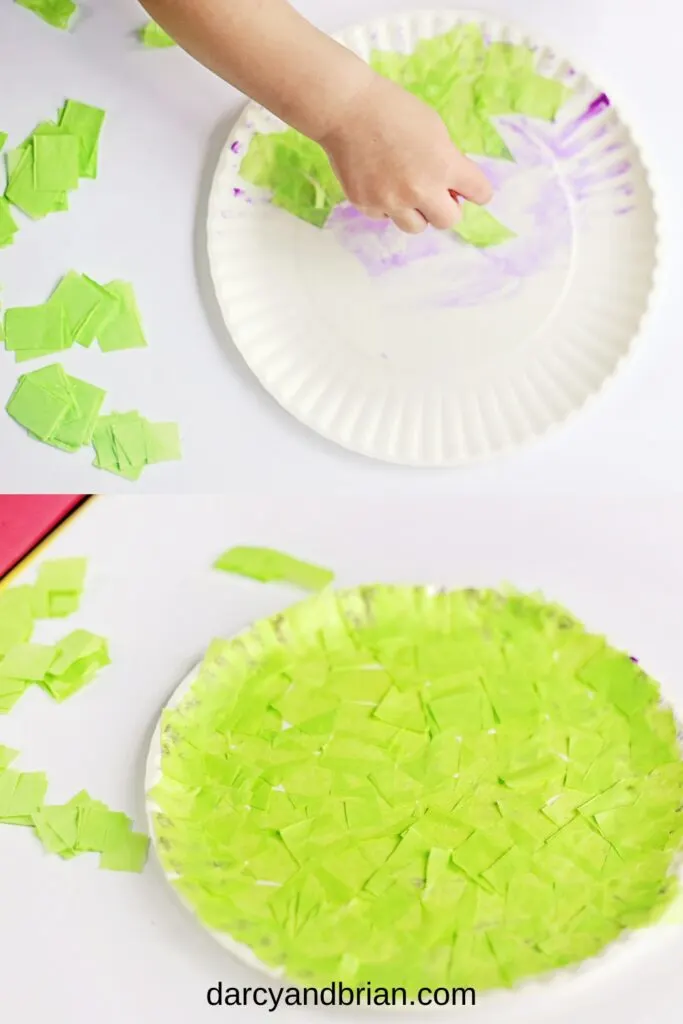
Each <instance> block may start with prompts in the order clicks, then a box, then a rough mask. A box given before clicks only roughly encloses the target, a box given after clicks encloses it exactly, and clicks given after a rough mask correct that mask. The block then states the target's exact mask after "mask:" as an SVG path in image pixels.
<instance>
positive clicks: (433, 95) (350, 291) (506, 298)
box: [208, 11, 657, 466]
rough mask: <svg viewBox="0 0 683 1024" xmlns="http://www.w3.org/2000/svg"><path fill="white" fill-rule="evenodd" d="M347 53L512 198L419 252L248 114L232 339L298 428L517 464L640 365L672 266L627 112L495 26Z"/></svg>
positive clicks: (216, 226) (412, 240)
mask: <svg viewBox="0 0 683 1024" xmlns="http://www.w3.org/2000/svg"><path fill="white" fill-rule="evenodd" d="M339 39H340V40H341V41H342V42H343V43H344V44H345V45H347V46H348V47H350V48H351V49H353V50H355V51H356V52H357V53H358V54H359V55H360V56H362V57H363V58H364V59H365V60H367V61H369V62H371V63H372V65H373V66H374V67H375V69H376V70H377V71H378V72H379V73H380V74H383V75H386V76H388V77H390V78H392V79H393V80H395V81H396V82H398V83H400V84H401V85H403V86H404V87H405V88H407V89H408V90H410V91H412V92H413V93H415V94H416V95H417V96H418V97H419V98H420V99H422V100H423V101H424V102H426V103H428V104H431V105H432V106H433V107H435V108H436V109H437V111H438V112H439V114H440V115H441V117H442V119H443V120H444V122H445V124H446V126H447V128H448V130H449V132H450V135H451V138H452V139H453V141H454V143H455V144H456V145H457V146H458V147H459V148H461V149H462V150H463V151H464V152H465V153H467V154H468V155H469V156H470V157H471V158H472V159H473V160H476V161H477V162H478V163H479V164H480V165H481V166H482V168H483V170H484V172H485V173H486V174H487V175H488V177H489V179H490V180H491V183H492V185H493V188H494V199H493V201H492V202H491V204H490V206H489V207H487V208H485V209H483V208H479V207H476V206H474V205H472V204H468V203H465V204H464V207H463V219H462V221H461V224H460V226H459V228H458V230H457V232H438V231H435V230H433V229H429V230H428V231H427V232H425V233H424V234H422V235H419V236H408V235H403V234H401V232H399V231H398V229H396V228H395V227H394V226H393V225H392V224H391V223H390V222H388V221H386V220H384V221H371V220H368V219H367V218H365V217H364V216H362V215H361V214H360V213H359V212H358V211H356V210H354V208H353V207H352V206H351V205H350V204H349V203H348V202H346V200H345V197H344V194H343V192H342V190H341V187H340V185H339V183H338V181H337V179H336V177H335V175H334V173H333V171H332V169H331V167H330V164H329V161H328V159H327V157H326V155H325V153H324V152H323V150H322V149H321V148H320V147H319V146H317V145H316V144H314V143H313V142H310V141H309V140H307V139H305V138H303V137H302V136H301V135H299V134H298V133H297V132H295V131H293V130H288V129H286V127H285V126H284V125H283V124H282V122H280V121H278V120H277V119H275V118H274V117H272V116H271V115H270V114H268V113H267V112H266V111H264V110H263V109H262V108H260V107H257V106H255V105H253V104H251V105H249V106H248V107H247V108H246V109H245V110H244V112H243V114H242V115H241V117H240V118H239V120H238V122H237V124H236V125H235V127H234V129H233V131H232V133H231V134H230V136H229V138H228V139H227V141H226V145H225V148H224V151H223V153H222V155H221V157H220V161H219V164H218V168H217V171H216V175H215V179H214V184H213V189H212V193H211V198H210V203H209V213H208V246H209V257H210V264H211V269H212V274H213V279H214V283H215V287H216V293H217V297H218V301H219V305H220V307H221V310H222V313H223V316H224V318H225V321H226V323H227V325H228V328H229V329H230V333H231V335H232V338H233V340H234V342H235V344H236V345H237V347H238V348H239V350H240V352H241V353H242V355H243V356H244V358H245V360H246V361H247V363H248V364H249V366H250V367H251V369H252V370H253V371H254V373H255V374H256V375H257V377H258V378H259V380H260V381H261V383H262V384H263V386H264V387H265V388H266V389H267V390H268V391H269V392H270V393H271V394H272V395H273V396H274V397H275V398H276V399H277V401H278V402H279V403H280V404H281V405H282V406H283V407H284V408H285V409H286V410H287V411H289V412H290V413H291V414H292V415H294V416H295V417H297V418H298V419H300V420H301V421H302V422H303V423H305V424H307V425H308V426H310V427H311V428H312V429H314V430H316V431H317V432H318V433H320V434H322V435H323V436H324V437H326V438H328V439H330V440H333V441H335V442H336V443H338V444H341V445H343V446H345V447H347V448H350V449H353V450H354V451H357V452H361V453H363V454H365V455H368V456H371V457H373V458H378V459H382V460H384V461H389V462H398V463H403V464H410V465H416V466H434V465H457V464H461V463H465V462H471V461H473V460H479V459H482V458H486V457H489V456H493V455H496V454H498V453H501V452H506V451H511V450H513V449H516V448H518V447H519V446H521V445H524V444H526V443H527V442H530V441H531V440H533V439H535V438H538V437H540V436H541V435H544V434H546V433H547V432H548V431H549V430H551V429H553V428H555V427H557V426H558V425H559V424H561V423H563V422H564V421H566V420H567V419H568V418H569V417H570V416H571V415H572V414H573V413H574V412H576V411H577V410H578V409H580V408H581V407H583V406H584V405H585V404H586V402H587V401H588V400H589V399H590V398H592V397H593V396H595V395H597V394H598V393H599V392H600V391H601V390H602V388H603V386H604V384H605V383H606V382H607V381H608V380H609V379H611V378H612V376H613V375H614V373H615V371H616V370H617V368H618V367H619V365H620V364H621V362H622V360H623V359H624V358H625V357H626V356H627V354H628V353H629V352H630V351H631V347H632V343H633V341H634V338H635V336H636V335H637V332H638V329H639V326H640V323H641V320H642V317H643V314H644V313H645V311H646V309H647V307H648V302H649V296H650V292H651V289H652V286H653V281H654V277H655V270H656V263H657V259H656V251H657V217H656V214H655V198H654V195H653V191H652V187H651V184H650V180H649V178H648V174H647V172H646V169H645V166H644V163H643V159H642V156H641V153H640V149H639V147H638V145H637V143H636V142H635V141H634V137H633V133H632V131H631V129H630V127H629V126H628V124H627V122H626V121H625V119H624V115H623V112H622V111H621V110H618V109H617V108H616V107H615V97H614V96H613V95H611V94H607V93H605V92H604V90H603V87H602V86H601V85H599V84H598V83H597V82H596V81H595V80H593V79H591V78H590V77H588V76H586V75H585V74H583V73H582V72H580V71H578V70H577V69H576V68H575V67H574V66H573V65H572V64H571V62H570V61H569V60H567V59H566V58H565V57H564V56H563V55H562V54H561V53H558V52H557V51H555V50H553V49H551V48H550V47H548V46H546V45H544V44H543V42H539V41H538V40H537V39H535V38H533V37H531V36H530V35H528V34H527V33H526V32H524V31H523V30H522V29H519V28H516V27H515V26H511V25H509V24H507V23H504V22H502V21H500V20H498V19H496V18H491V17H487V16H485V15H482V14H481V13H476V12H443V11H439V12H430V11H425V12H421V13H419V14H414V15H407V14H396V15H393V16H390V17H387V18H384V19H382V20H380V21H377V22H373V23H370V24H368V25H362V26H357V27H355V28H353V29H350V30H348V31H347V32H344V33H342V34H341V35H340V36H339ZM616 99H617V101H618V97H617V98H616ZM456 185H457V183H455V182H454V183H453V187H454V188H456Z"/></svg>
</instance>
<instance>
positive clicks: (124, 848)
mask: <svg viewBox="0 0 683 1024" xmlns="http://www.w3.org/2000/svg"><path fill="white" fill-rule="evenodd" d="M148 850H149V838H148V836H146V835H143V834H142V833H140V832H130V833H128V834H127V835H126V836H122V837H118V836H117V837H115V838H114V839H112V841H111V842H109V843H108V846H107V849H106V850H104V851H103V852H102V853H101V854H100V868H103V869H104V870H105V871H130V872H133V873H135V874H140V873H141V872H142V870H143V868H144V866H145V864H146V862H147V853H148Z"/></svg>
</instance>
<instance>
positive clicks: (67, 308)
mask: <svg viewBox="0 0 683 1024" xmlns="http://www.w3.org/2000/svg"><path fill="white" fill-rule="evenodd" d="M50 303H53V304H56V305H58V306H61V307H62V309H63V310H64V313H65V315H66V321H67V324H68V330H69V336H70V339H71V340H72V341H75V342H77V343H78V344H79V345H82V346H83V347H84V348H88V347H89V346H90V345H91V344H92V343H93V341H94V340H95V338H96V337H97V333H98V331H99V330H100V328H101V327H103V326H104V324H105V323H106V322H107V320H108V319H109V318H110V317H111V316H113V314H114V313H115V311H116V309H117V303H116V300H115V299H114V298H113V297H112V296H111V295H109V293H108V292H107V291H106V289H104V288H102V286H101V285H99V284H97V282H96V281H93V280H92V279H91V278H89V277H87V275H86V274H78V273H76V272H75V271H74V270H70V271H69V272H68V273H67V274H66V275H65V276H64V277H63V278H62V280H61V281H60V282H59V284H58V285H57V287H56V289H55V290H54V292H53V293H52V295H51V296H50Z"/></svg>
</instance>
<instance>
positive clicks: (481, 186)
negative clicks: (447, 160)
mask: <svg viewBox="0 0 683 1024" xmlns="http://www.w3.org/2000/svg"><path fill="white" fill-rule="evenodd" d="M452 188H453V191H454V192H457V193H459V194H460V195H461V196H463V197H464V198H465V199H469V200H471V202H473V203H479V204H480V205H481V206H483V205H484V204H485V203H488V202H489V201H490V199H491V198H492V196H493V188H492V187H491V182H490V181H489V179H488V178H487V177H486V175H485V174H484V172H483V171H482V169H481V168H480V167H477V165H476V164H475V162H474V161H473V160H468V159H467V157H466V156H462V155H461V154H458V159H457V162H456V165H455V167H454V169H453V185H452Z"/></svg>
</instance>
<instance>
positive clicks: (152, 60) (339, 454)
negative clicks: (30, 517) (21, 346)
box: [0, 0, 683, 496]
mask: <svg viewBox="0 0 683 1024" xmlns="http://www.w3.org/2000/svg"><path fill="white" fill-rule="evenodd" d="M82 6H83V7H84V10H85V14H84V17H83V18H82V20H81V23H80V24H79V25H77V27H76V30H75V31H74V32H73V33H72V34H66V33H60V32H57V31H55V30H54V29H51V28H50V27H49V26H47V25H45V24H43V23H42V22H41V21H39V20H38V19H37V18H35V17H34V16H32V15H31V14H30V13H28V12H27V11H25V10H24V9H22V8H19V7H17V6H16V5H15V4H13V3H12V2H11V0H3V3H2V5H1V9H0V96H2V102H1V104H0V128H2V129H3V130H6V131H9V132H10V133H11V140H10V141H11V142H15V143H16V141H17V140H19V139H22V138H23V137H24V136H25V135H26V134H27V133H28V132H29V131H30V130H31V129H32V128H33V127H34V126H35V124H36V123H37V122H38V121H40V120H43V119H45V118H46V117H49V116H54V114H55V113H56V111H57V108H58V107H59V106H60V105H61V103H62V101H63V100H64V98H65V97H66V96H71V97H74V98H77V99H81V100H84V101H86V102H90V103H94V104H98V105H101V106H103V107H105V108H106V110H107V111H108V114H109V119H108V123H107V125H106V129H105V132H104V135H103V143H102V158H101V173H100V177H99V179H98V180H97V181H96V182H94V183H93V182H86V183H83V184H82V185H81V188H80V189H79V190H78V191H77V192H76V193H75V194H74V195H73V197H72V204H71V205H72V209H71V211H70V212H69V213H68V214H63V215H61V214H60V215H57V214H55V215H52V216H50V217H48V218H47V219H46V220H44V221H41V222H38V223H28V224H23V223H22V230H21V232H20V234H19V236H18V239H17V242H16V243H15V245H14V246H12V247H10V248H9V249H6V250H0V282H1V283H3V284H4V301H5V303H6V304H7V305H21V304H33V303H37V302H42V301H44V300H45V298H46V297H47V295H48V294H49V292H50V290H51V288H52V287H53V286H54V284H55V283H56V281H57V280H58V279H59V277H60V276H61V275H62V274H63V273H64V272H65V271H66V270H68V269H69V268H70V267H74V268H77V269H82V270H83V271H85V272H86V273H88V274H90V275H92V276H94V277H95V278H99V279H102V280H108V279H111V278H113V277H122V278H125V279H128V280H130V281H132V282H133V283H134V285H135V288H136V290H137V294H138V297H139V302H140V305H141V308H142V311H143V315H144V319H145V323H146V325H147V330H148V334H149V338H150V343H151V347H150V349H149V350H148V351H146V352H132V353H117V354H113V355H108V356H100V354H99V353H98V352H97V351H96V350H94V351H91V352H87V351H83V350H78V351H71V352H69V353H67V356H66V358H65V360H64V362H65V365H66V367H67V369H68V370H69V371H71V372H73V373H75V374H76V375H79V374H81V375H82V376H83V377H85V379H87V380H90V381H92V382H93V383H96V384H100V385H102V386H104V387H105V388H106V389H107V390H108V392H109V400H110V406H109V407H110V408H116V409H119V410H122V411H125V410H127V409H131V408H139V409H140V411H141V412H143V414H145V415H147V416H149V418H150V419H177V420H178V421H179V422H180V423H181V426H182V430H183V435H184V444H185V458H184V461H183V462H182V463H180V464H173V465H166V466H157V467H152V468H151V469H149V470H147V471H146V472H145V473H144V474H143V477H142V479H141V481H140V482H139V483H138V484H137V485H135V486H133V485H131V484H129V483H126V482H125V481H122V480H120V479H119V478H117V477H115V476H112V475H111V474H107V473H104V472H102V471H97V470H94V469H93V468H92V467H91V466H90V461H91V458H90V453H89V452H88V451H83V452H80V453H78V454H77V455H73V456H67V455H65V454H64V453H62V452H59V451H56V450H52V449H50V448H48V447H46V446H44V445H40V444H38V443H36V442H34V441H31V440H30V439H29V438H27V437H26V436H25V435H24V434H23V433H22V431H21V430H20V429H19V428H17V427H16V426H15V424H13V423H12V421H10V419H9V417H7V416H6V415H5V414H4V413H1V412H0V487H3V488H4V489H5V490H9V491H11V490H15V491H32V492H36V491H37V492H40V491H46V490H59V491H68V492H71V491H73V492H78V493H89V492H97V491H124V492H126V493H131V492H138V493H139V492H141V491H156V492H167V491H173V492H182V493H185V492H204V493H208V492H216V491H220V492H223V493H234V492H235V491H236V490H243V489H248V490H250V491H252V492H253V491H254V490H256V489H263V488H266V487H267V488H268V489H269V490H270V489H273V488H275V489H278V490H282V489H285V490H291V491H296V489H297V488H298V487H300V486H301V485H302V484H304V483H306V482H307V481H309V480H311V479H313V480H315V482H316V486H317V487H318V488H319V489H320V490H321V491H326V492H331V491H334V492H337V493H342V492H346V491H348V490H349V489H354V490H359V491H360V490H362V491H363V492H366V493H374V494H383V493H388V492H390V493H392V494H394V495H396V496H399V495H402V494H407V493H411V492H412V491H414V490H415V489H419V491H420V493H422V494H430V493H431V494H435V493H443V492H446V493H450V494H466V493H492V492H496V493H498V494H501V495H502V494H514V493H520V492H525V491H526V492H528V491H530V490H532V489H534V490H542V491H546V492H550V491H558V490H560V489H567V490H570V491H575V492H577V493H580V492H587V491H590V492H594V491H595V490H596V489H605V490H611V489H613V488H615V487H621V486H632V485H633V483H634V481H635V482H636V484H637V486H640V487H643V488H645V489H652V488H654V489H659V490H671V489H679V487H680V485H681V483H683V460H682V459H681V458H680V452H681V449H682V447H683V416H682V415H681V413H680V409H681V400H680V392H681V384H680V381H681V379H682V378H683V344H681V333H680V324H681V323H682V322H683V289H682V288H681V287H680V280H681V268H683V193H682V192H681V189H680V164H681V160H680V131H679V129H678V127H677V125H678V122H679V119H680V112H679V103H680V101H679V98H678V91H679V90H677V89H676V88H675V85H676V78H675V76H676V69H677V67H678V64H679V62H680V35H681V30H682V29H683V12H682V11H681V8H680V5H678V4H676V3H674V2H672V0H649V2H648V3H647V4H644V3H643V2H642V0H571V3H561V2H557V0H556V2H550V0H544V2H540V0H488V2H487V3H484V4H482V5H479V4H476V3H472V4H471V6H483V7H486V8H488V9H490V10H493V11H496V12H498V13H501V14H506V15H507V16H508V17H511V18H515V19H517V20H521V21H524V22H526V23H527V24H528V25H529V26H530V27H531V28H533V29H535V30H536V31H537V32H538V33H539V34H540V35H545V36H546V37H548V39H549V40H550V41H556V43H557V44H558V46H559V47H560V48H561V49H562V50H563V52H566V53H568V54H570V55H573V56H574V57H575V61H576V63H577V64H578V65H579V66H581V65H583V66H585V67H586V68H587V69H588V70H591V71H592V72H593V74H594V76H597V77H598V78H601V79H602V81H603V84H604V85H605V86H607V87H608V89H609V90H610V92H611V93H612V95H613V96H614V97H616V98H617V99H618V100H619V101H620V104H621V106H622V107H623V109H624V111H625V113H626V114H627V116H628V118H629V120H631V121H632V123H633V124H634V125H635V126H636V127H637V130H638V134H639V136H640V137H641V139H642V141H643V143H644V145H645V146H646V148H647V153H648V156H649V158H650V162H651V163H652V164H653V166H654V169H655V172H656V176H657V179H658V180H659V183H660V190H661V207H662V209H663V211H664V213H665V218H664V224H663V229H664V246H663V250H662V255H663V260H664V272H663V276H662V285H663V287H662V291H661V294H660V296H659V298H658V301H657V307H656V310H655V313H654V316H653V317H652V319H651V321H650V323H649V327H648V330H647V333H646V335H645V337H644V339H643V344H642V345H641V347H640V350H639V352H638V355H637V357H636V359H635V361H634V362H633V364H632V365H631V366H630V367H629V368H628V370H627V371H626V372H625V373H624V374H623V375H622V376H621V378H620V379H619V380H618V382H617V383H616V384H615V385H613V386H612V387H611V389H610V390H609V392H608V394H607V395H606V397H605V399H604V401H601V402H600V403H598V404H597V405H596V407H595V408H593V409H591V410H590V411H588V412H587V413H586V414H585V415H583V416H582V417H581V418H580V419H579V420H578V421H577V422H576V423H575V424H574V425H572V426H571V428H569V429H567V430H563V431H561V432H560V433H558V435H557V436H556V437H554V438H553V439H552V440H550V441H548V442H545V443H541V444H539V445H537V446H535V447H533V448H531V449H529V450H528V451H527V452H524V453H523V454H521V455H518V456H514V457H512V458H509V459H507V460H505V461H500V462H498V461H496V462H492V463H489V464H485V465H482V466H478V467H475V468H472V469H467V470H455V471H453V470H449V471H445V472H441V471H415V470H409V469H403V468H396V467H389V466H384V465H381V464H379V463H373V462H370V461H369V460H365V459H363V458H362V457H360V456H354V455H352V454H350V453H347V452H345V451H343V450H342V449H339V448H336V447H335V446H333V445H330V444H329V443H328V442H325V441H323V440H321V439H319V438H318V437H317V436H316V435H314V434H313V433H311V432H310V431H309V430H308V429H307V428H304V427H302V426H300V425H299V424H298V423H297V422H296V421H295V420H293V419H292V418H291V417H289V416H288V415H287V414H286V413H284V412H282V411H281V410H280V408H279V407H278V406H277V405H276V404H275V402H274V401H272V400H271V399H270V397H269V396H268V395H267V394H266V393H264V392H263V391H262V390H261V388H260V386H259V385H258V384H257V383H256V381H255V380H254V379H253V378H252V377H251V374H250V373H249V371H248V370H247V369H246V367H245V366H244V364H243V363H242V362H241V359H240V357H239V356H238V354H237V353H236V351H235V350H234V348H233V347H232V344H231V342H230V339H229V337H228V335H227V332H226V330H225V328H224V327H223V325H222V321H221V319H220V317H219V314H218V311H217V306H216V303H215V301H214V298H213V293H212V288H211V285H210V283H209V278H208V272H207V260H206V253H205V246H204V238H203V222H204V213H205V207H206V202H207V191H208V187H209V184H210V181H211V177H212V174H213V170H214V166H215V162H216V159H217V155H218V153H219V151H220V148H221V147H222V144H223V142H224V140H225V137H226V134H227V130H228V128H229V126H230V123H231V121H232V120H233V118H234V116H235V114H236V112H237V110H238V109H239V105H240V99H239V97H238V95H237V94H236V93H235V92H234V91H233V90H231V89H229V88H228V87H226V86H225V85H224V84H222V83H221V82H220V81H218V80H217V79H215V78H213V77H212V76H211V75H210V74H209V73H208V72H206V71H205V70H203V69H202V68H200V67H198V66H197V65H196V64H194V63H193V61H192V60H190V58H189V57H187V56H186V55H185V54H184V53H182V52H181V51H179V50H172V51H162V52H149V51H145V50H144V49H143V48H142V47H140V46H139V45H138V44H137V42H136V41H135V39H134V37H133V30H134V29H135V28H136V27H138V26H139V25H140V24H142V23H144V20H145V17H144V15H143V12H142V11H141V9H140V8H139V6H138V4H137V3H136V2H135V0H83V5H82ZM298 6H299V7H300V8H301V9H302V10H303V11H304V12H305V13H306V14H308V15H310V16H311V17H313V18H314V19H315V20H316V21H317V22H319V24H321V25H322V26H323V27H325V28H326V29H330V30H332V29H336V28H340V27H342V26H343V25H344V24H346V23H349V22H353V21H358V20H363V19H367V18H369V17H370V16H374V15H379V14H382V13H388V12H390V11H392V10H397V9H399V8H403V9H410V8H414V7H419V6H420V0H298ZM422 6H432V7H442V8H449V7H456V6H458V4H457V0H423V2H422ZM76 348H77V346H76ZM0 355H2V353H0ZM17 372H18V371H17V368H16V367H15V365H14V363H13V362H12V361H11V360H10V359H9V358H8V357H7V356H6V355H2V358H1V359H0V404H1V405H4V403H5V401H6V398H7V396H8V395H9V393H10V391H11V389H12V387H13V384H14V381H15V379H16V376H17Z"/></svg>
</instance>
